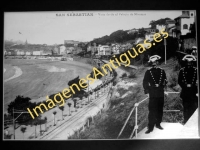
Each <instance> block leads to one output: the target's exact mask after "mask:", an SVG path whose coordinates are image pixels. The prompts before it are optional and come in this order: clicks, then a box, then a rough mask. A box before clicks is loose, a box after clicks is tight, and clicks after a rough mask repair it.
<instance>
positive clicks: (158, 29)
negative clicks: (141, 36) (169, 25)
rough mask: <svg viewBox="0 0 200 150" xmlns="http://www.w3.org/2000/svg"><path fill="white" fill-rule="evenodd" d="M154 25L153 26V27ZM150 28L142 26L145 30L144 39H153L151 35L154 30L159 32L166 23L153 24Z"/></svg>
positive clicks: (164, 27)
mask: <svg viewBox="0 0 200 150" xmlns="http://www.w3.org/2000/svg"><path fill="white" fill-rule="evenodd" d="M153 27H154V28H153ZM153 27H151V28H144V30H145V31H146V33H145V39H147V40H149V41H153V40H154V39H153V36H154V34H155V33H156V32H160V31H161V30H163V29H166V25H162V24H160V25H159V24H155V26H153Z"/></svg>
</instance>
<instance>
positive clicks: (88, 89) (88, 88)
mask: <svg viewBox="0 0 200 150" xmlns="http://www.w3.org/2000/svg"><path fill="white" fill-rule="evenodd" d="M89 87H90V84H89V80H88V104H89V103H90V93H89Z"/></svg>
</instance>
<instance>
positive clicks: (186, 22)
mask: <svg viewBox="0 0 200 150" xmlns="http://www.w3.org/2000/svg"><path fill="white" fill-rule="evenodd" d="M174 20H175V21H176V34H177V37H178V38H180V36H181V35H186V34H187V33H190V30H189V29H190V25H191V24H193V23H194V22H195V12H194V11H182V15H181V16H179V17H177V18H175V19H174Z"/></svg>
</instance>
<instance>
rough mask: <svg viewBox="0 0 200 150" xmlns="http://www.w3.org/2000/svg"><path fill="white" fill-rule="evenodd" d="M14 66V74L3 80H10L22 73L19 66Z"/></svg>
mask: <svg viewBox="0 0 200 150" xmlns="http://www.w3.org/2000/svg"><path fill="white" fill-rule="evenodd" d="M14 68H15V74H14V75H13V76H12V77H10V78H8V79H6V80H4V82H7V81H10V80H12V79H14V78H17V77H19V76H21V75H22V73H23V72H22V70H21V69H20V68H19V67H17V66H14ZM4 72H5V71H4Z"/></svg>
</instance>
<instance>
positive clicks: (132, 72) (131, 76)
mask: <svg viewBox="0 0 200 150" xmlns="http://www.w3.org/2000/svg"><path fill="white" fill-rule="evenodd" d="M128 77H129V78H136V77H137V76H136V72H134V71H131V72H130V75H129V76H128Z"/></svg>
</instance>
